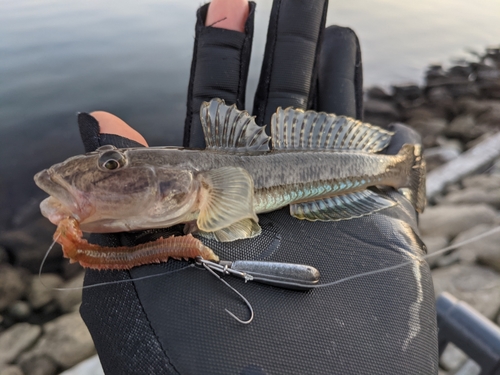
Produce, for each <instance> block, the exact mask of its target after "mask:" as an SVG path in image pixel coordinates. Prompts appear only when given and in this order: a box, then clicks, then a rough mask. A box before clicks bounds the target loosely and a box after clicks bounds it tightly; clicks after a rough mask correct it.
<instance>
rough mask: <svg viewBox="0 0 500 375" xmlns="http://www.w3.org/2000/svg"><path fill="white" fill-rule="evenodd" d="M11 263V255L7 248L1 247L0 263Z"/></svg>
mask: <svg viewBox="0 0 500 375" xmlns="http://www.w3.org/2000/svg"><path fill="white" fill-rule="evenodd" d="M8 261H9V253H8V252H7V250H6V249H5V247H3V246H0V263H7V262H8Z"/></svg>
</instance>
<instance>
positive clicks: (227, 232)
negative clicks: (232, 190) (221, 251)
mask: <svg viewBox="0 0 500 375" xmlns="http://www.w3.org/2000/svg"><path fill="white" fill-rule="evenodd" d="M261 232H262V228H261V227H260V225H259V224H258V223H257V222H255V221H254V220H253V219H243V220H240V221H238V222H237V223H234V224H232V225H230V226H228V227H226V228H222V229H221V230H218V231H215V232H203V231H198V232H196V234H198V235H200V236H202V237H205V238H210V239H215V240H217V241H219V242H232V241H236V240H243V239H245V238H253V237H255V236H258V235H259V234H260V233H261Z"/></svg>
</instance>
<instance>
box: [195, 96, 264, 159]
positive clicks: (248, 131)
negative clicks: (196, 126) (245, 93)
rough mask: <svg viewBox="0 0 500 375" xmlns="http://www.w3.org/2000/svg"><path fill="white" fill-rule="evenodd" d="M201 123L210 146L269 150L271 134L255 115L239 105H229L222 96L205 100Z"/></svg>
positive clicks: (238, 149) (214, 148)
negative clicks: (257, 120) (239, 107)
mask: <svg viewBox="0 0 500 375" xmlns="http://www.w3.org/2000/svg"><path fill="white" fill-rule="evenodd" d="M200 119H201V125H202V126H203V132H204V134H205V143H206V148H207V149H212V150H218V151H227V152H260V151H269V138H270V137H269V136H268V135H267V134H266V132H265V127H264V126H258V125H257V124H256V123H255V117H254V116H250V115H249V114H248V112H247V111H240V110H239V109H238V108H236V105H234V104H233V105H231V106H229V105H226V103H224V100H222V99H218V98H215V99H212V100H210V102H203V104H202V105H201V108H200Z"/></svg>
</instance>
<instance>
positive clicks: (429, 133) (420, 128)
mask: <svg viewBox="0 0 500 375" xmlns="http://www.w3.org/2000/svg"><path fill="white" fill-rule="evenodd" d="M407 124H408V125H409V126H410V127H412V128H413V129H415V131H417V133H419V134H420V136H421V137H422V144H423V145H424V147H427V148H429V147H433V146H434V145H435V144H436V139H437V136H438V135H439V134H441V133H442V132H443V131H444V130H445V129H446V124H447V121H446V120H445V119H444V118H439V117H431V118H428V117H427V115H426V114H425V112H424V113H422V114H418V113H417V115H415V116H414V117H412V118H410V119H409V120H408V121H407Z"/></svg>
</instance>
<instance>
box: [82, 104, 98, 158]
mask: <svg viewBox="0 0 500 375" xmlns="http://www.w3.org/2000/svg"><path fill="white" fill-rule="evenodd" d="M77 121H78V128H79V130H80V137H81V138H82V142H83V146H84V147H85V152H92V151H94V150H95V149H96V148H98V147H99V146H100V134H99V131H100V128H99V123H98V122H97V120H96V119H95V118H94V117H93V116H91V115H90V114H88V113H86V112H80V113H78V115H77Z"/></svg>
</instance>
